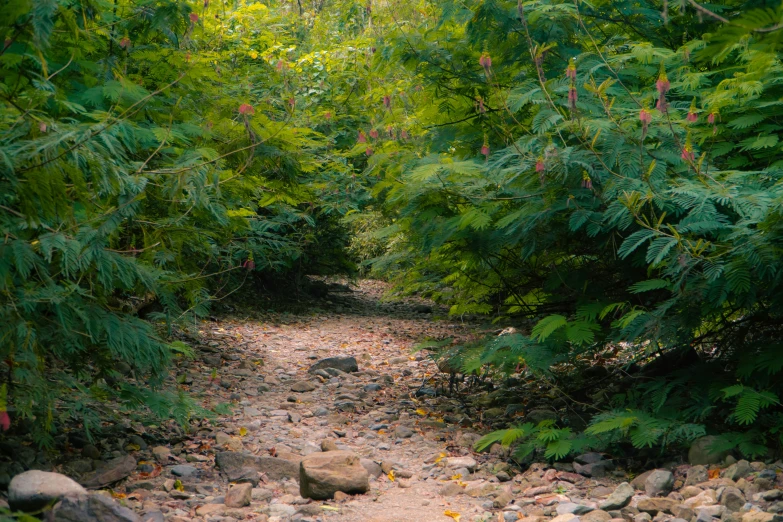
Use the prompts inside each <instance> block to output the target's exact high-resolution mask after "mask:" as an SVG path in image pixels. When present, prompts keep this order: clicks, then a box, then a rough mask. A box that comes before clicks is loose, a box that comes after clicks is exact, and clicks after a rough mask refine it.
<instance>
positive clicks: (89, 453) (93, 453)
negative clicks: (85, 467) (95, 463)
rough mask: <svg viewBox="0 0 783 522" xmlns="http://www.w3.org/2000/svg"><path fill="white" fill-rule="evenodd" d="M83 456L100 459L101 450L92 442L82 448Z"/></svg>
mask: <svg viewBox="0 0 783 522" xmlns="http://www.w3.org/2000/svg"><path fill="white" fill-rule="evenodd" d="M82 457H84V458H87V459H92V460H98V459H100V458H101V452H100V450H99V449H98V448H96V447H95V446H93V445H92V444H85V445H84V447H83V448H82Z"/></svg>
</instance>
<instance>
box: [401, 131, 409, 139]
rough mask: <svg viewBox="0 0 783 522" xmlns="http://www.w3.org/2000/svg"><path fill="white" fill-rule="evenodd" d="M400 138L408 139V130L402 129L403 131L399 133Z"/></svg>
mask: <svg viewBox="0 0 783 522" xmlns="http://www.w3.org/2000/svg"><path fill="white" fill-rule="evenodd" d="M400 138H402V139H404V140H407V139H408V131H406V130H403V131H402V132H401V133H400Z"/></svg>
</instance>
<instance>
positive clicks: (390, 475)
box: [386, 470, 394, 482]
mask: <svg viewBox="0 0 783 522" xmlns="http://www.w3.org/2000/svg"><path fill="white" fill-rule="evenodd" d="M386 476H387V477H389V480H391V481H392V482H394V470H391V471H390V472H389V474H388V475H386Z"/></svg>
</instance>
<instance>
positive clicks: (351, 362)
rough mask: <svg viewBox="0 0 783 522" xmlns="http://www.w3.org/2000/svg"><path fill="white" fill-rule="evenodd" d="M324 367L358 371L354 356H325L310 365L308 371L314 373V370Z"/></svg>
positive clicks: (348, 371) (349, 371) (346, 371)
mask: <svg viewBox="0 0 783 522" xmlns="http://www.w3.org/2000/svg"><path fill="white" fill-rule="evenodd" d="M326 368H334V369H336V370H340V371H343V372H345V373H351V372H358V371H359V364H358V363H357V362H356V358H355V357H327V358H326V359H321V360H320V361H318V362H317V363H315V364H313V365H312V366H310V369H309V370H308V373H315V371H316V370H325V369H326Z"/></svg>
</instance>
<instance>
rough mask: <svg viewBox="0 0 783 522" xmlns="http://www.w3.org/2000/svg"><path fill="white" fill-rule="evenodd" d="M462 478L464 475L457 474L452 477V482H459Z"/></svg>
mask: <svg viewBox="0 0 783 522" xmlns="http://www.w3.org/2000/svg"><path fill="white" fill-rule="evenodd" d="M461 478H462V473H457V474H456V475H452V476H451V480H459V479H461Z"/></svg>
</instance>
